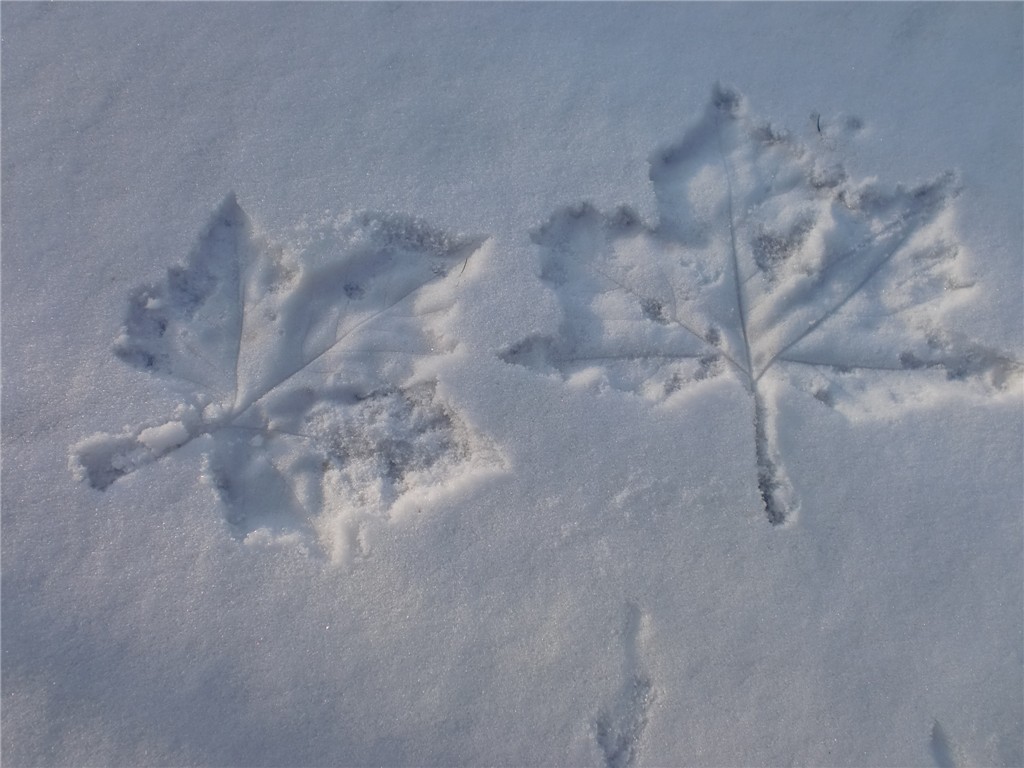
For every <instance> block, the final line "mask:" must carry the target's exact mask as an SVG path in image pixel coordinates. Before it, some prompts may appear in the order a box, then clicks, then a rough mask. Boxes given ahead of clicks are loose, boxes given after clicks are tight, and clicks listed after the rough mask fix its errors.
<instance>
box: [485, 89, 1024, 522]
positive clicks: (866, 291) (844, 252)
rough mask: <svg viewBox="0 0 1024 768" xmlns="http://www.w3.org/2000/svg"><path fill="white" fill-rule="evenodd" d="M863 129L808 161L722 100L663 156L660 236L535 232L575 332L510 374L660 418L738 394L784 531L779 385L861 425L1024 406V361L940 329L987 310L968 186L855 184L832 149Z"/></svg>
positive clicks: (525, 353) (657, 183)
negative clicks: (901, 414) (1005, 398)
mask: <svg viewBox="0 0 1024 768" xmlns="http://www.w3.org/2000/svg"><path fill="white" fill-rule="evenodd" d="M858 128H859V121H857V120H856V119H847V120H845V121H842V122H840V123H838V124H837V125H828V124H826V125H825V126H822V125H821V122H820V121H819V122H818V125H817V130H818V132H819V133H817V134H815V135H817V137H818V139H819V141H818V142H817V145H818V146H815V142H814V141H813V140H812V141H811V143H810V144H804V143H801V142H799V141H797V140H796V139H795V138H794V137H793V136H791V135H789V134H788V133H786V132H783V131H780V130H778V129H777V128H775V127H774V126H772V125H770V124H767V123H764V122H761V121H758V120H756V119H755V118H753V117H752V116H750V115H749V114H748V111H747V108H746V106H745V103H744V100H743V98H742V97H741V96H740V95H739V94H738V93H736V92H735V91H733V90H730V89H727V88H723V87H721V86H718V87H716V88H715V89H714V91H713V94H712V98H711V100H710V103H709V104H708V105H707V108H706V109H705V111H704V114H703V116H702V117H701V118H700V120H699V121H698V122H697V123H696V124H695V125H694V126H693V127H692V128H691V129H690V130H689V131H688V132H687V133H686V134H685V135H684V136H683V138H682V139H681V140H680V141H678V142H677V143H675V144H673V145H671V146H669V147H667V148H665V149H663V150H661V151H659V152H656V153H655V154H654V155H653V156H652V157H651V160H650V166H651V170H650V177H651V182H652V184H653V187H654V192H655V196H656V200H657V212H658V218H657V221H656V222H655V223H654V224H649V223H646V222H644V221H642V220H641V219H640V217H639V216H637V215H636V214H635V213H633V212H632V211H631V210H630V209H629V208H620V209H619V210H617V211H615V212H613V213H603V212H600V211H598V210H596V209H594V208H593V207H592V206H589V205H586V204H582V205H577V206H574V207H570V208H566V209H563V210H560V211H558V212H556V213H555V214H554V216H552V217H551V219H550V220H549V221H547V222H546V223H545V224H544V225H543V226H541V227H540V228H539V229H538V230H537V231H536V232H534V235H533V237H534V241H535V243H536V244H537V246H538V247H539V249H540V253H541V277H542V278H543V279H544V280H545V281H546V282H547V283H548V285H549V286H550V287H551V288H552V289H553V290H554V292H555V294H556V295H557V297H558V299H559V301H560V303H561V306H562V310H563V312H562V315H563V321H562V326H561V329H560V332H559V334H558V335H557V336H556V337H543V338H538V337H533V338H529V339H525V340H524V341H522V342H521V343H519V344H517V345H516V346H514V347H513V348H511V349H509V350H507V351H506V352H505V353H504V354H503V358H504V359H505V360H506V361H507V362H510V363H518V364H522V365H527V366H530V367H533V368H536V369H538V370H541V371H547V372H549V373H555V374H559V375H561V376H563V377H564V378H565V379H566V380H568V381H569V382H576V381H579V382H589V383H593V382H594V381H595V380H596V381H598V382H599V383H601V384H602V385H604V386H608V387H611V388H615V389H619V390H623V391H627V392H632V393H636V394H638V395H641V396H643V397H645V398H647V399H649V400H652V401H654V402H660V401H664V400H666V399H667V398H670V397H673V396H675V393H677V392H679V391H681V390H683V389H684V388H686V387H689V386H696V385H700V382H708V381H711V380H713V379H716V378H717V377H721V376H725V375H730V376H733V377H736V378H738V379H739V380H740V381H742V383H743V385H744V386H745V388H746V389H747V391H748V392H749V393H750V395H751V400H752V408H751V414H752V421H753V437H754V447H755V461H756V466H757V483H758V489H759V492H760V495H761V497H762V499H763V502H764V508H765V513H766V515H767V517H768V519H769V521H770V522H771V523H773V524H781V523H784V522H786V521H788V520H793V519H794V518H795V513H796V512H797V510H798V508H799V502H798V499H797V494H796V493H795V491H794V489H793V487H792V485H791V483H790V481H789V479H788V475H787V472H786V471H785V466H784V464H783V461H782V457H781V456H780V454H779V448H778V440H777V435H778V428H779V423H778V411H777V408H776V405H775V399H774V396H775V394H776V392H777V391H778V385H779V384H780V383H782V382H788V383H789V384H791V385H795V386H796V387H797V388H799V389H802V390H803V391H806V392H807V393H808V394H810V395H812V396H813V397H815V398H817V400H818V401H820V402H821V403H822V404H823V405H825V406H828V407H832V408H835V409H837V410H838V411H840V412H841V413H843V414H845V415H846V416H848V417H864V416H872V415H888V414H889V413H891V412H892V410H893V409H894V408H897V407H904V406H906V405H907V404H910V403H914V402H921V403H928V402H934V400H935V398H936V397H941V396H945V395H947V394H950V392H949V391H948V390H950V388H953V389H954V391H955V393H956V394H959V395H962V394H964V393H967V392H969V393H974V394H975V395H978V396H981V397H992V396H996V395H999V394H1000V393H1003V392H1008V391H1010V392H1012V391H1014V388H1015V387H1019V384H1020V380H1021V371H1022V368H1021V365H1020V363H1019V362H1017V361H1016V360H1014V359H1012V358H1010V357H1009V356H1007V355H1005V354H1001V353H999V352H996V351H994V350H992V349H989V348H987V347H986V346H985V345H984V344H982V343H979V342H975V341H972V340H969V339H964V338H960V337H959V336H958V335H957V334H956V333H954V332H952V331H951V330H949V329H948V328H947V325H948V323H945V322H944V319H945V317H946V316H947V313H948V311H949V310H950V309H951V308H953V307H955V306H957V305H962V304H964V303H966V302H969V301H971V300H972V299H973V298H975V297H976V295H977V294H976V292H977V288H975V287H974V286H973V285H972V284H971V281H970V280H969V279H968V278H967V277H966V274H965V271H964V266H963V261H964V259H963V256H964V248H963V246H962V244H961V243H960V242H959V241H958V239H957V236H956V229H955V226H954V219H953V214H954V206H953V204H954V200H955V198H956V196H957V194H958V192H959V190H958V186H957V181H956V178H955V177H954V175H953V174H950V173H945V174H942V175H939V176H937V177H936V178H934V179H932V180H930V181H926V182H924V183H921V184H918V185H915V186H910V187H907V186H902V185H896V186H886V185H883V184H881V183H878V182H876V181H872V180H867V181H856V180H853V179H851V178H849V177H848V175H847V173H846V171H845V170H844V169H843V167H842V166H841V165H839V164H837V163H835V162H833V161H830V159H829V158H830V154H829V151H827V149H826V148H828V147H829V146H832V145H834V139H835V135H836V134H837V133H842V132H854V131H856V130H857V129H858ZM1011 385H1012V386H1011Z"/></svg>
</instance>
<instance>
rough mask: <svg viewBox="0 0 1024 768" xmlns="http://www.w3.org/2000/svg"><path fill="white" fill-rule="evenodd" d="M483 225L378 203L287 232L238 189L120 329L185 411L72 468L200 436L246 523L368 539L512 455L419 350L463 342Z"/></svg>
mask: <svg viewBox="0 0 1024 768" xmlns="http://www.w3.org/2000/svg"><path fill="white" fill-rule="evenodd" d="M482 243H483V240H482V239H481V238H473V237H463V236H453V235H449V234H446V233H444V232H441V231H439V230H436V229H434V228H432V227H430V226H428V225H427V224H425V223H424V222H422V221H419V220H416V219H411V218H406V217H400V216H393V215H378V214H367V213H364V214H355V215H346V216H341V217H337V218H330V217H328V218H324V219H323V220H320V221H317V222H314V223H309V222H305V223H304V224H303V225H302V226H300V227H299V228H298V230H297V232H296V233H295V235H294V236H293V237H292V238H291V239H290V240H289V241H288V243H287V244H281V243H274V242H272V241H270V240H269V239H267V238H265V237H263V236H262V235H260V234H259V233H258V232H257V230H256V228H255V227H254V225H253V224H252V222H251V221H250V220H249V218H248V217H247V216H246V214H245V213H244V212H243V211H242V209H241V208H240V206H239V205H238V202H237V200H236V199H235V197H234V196H233V195H231V196H229V197H228V198H227V199H226V200H225V201H224V202H223V203H222V204H221V206H220V207H219V208H218V209H217V211H216V212H215V213H214V215H213V217H212V218H211V220H210V222H209V224H208V225H207V226H206V228H205V229H204V230H203V232H202V233H201V235H200V237H199V240H198V243H197V245H196V247H195V249H194V250H193V252H192V253H191V255H190V256H189V258H188V260H187V262H186V263H185V264H184V265H181V266H176V267H172V268H171V269H169V270H168V272H167V278H166V280H164V281H163V282H161V283H159V284H157V285H151V286H145V287H142V288H140V289H138V290H137V291H136V292H135V293H134V294H133V295H132V296H131V297H130V299H129V307H128V313H127V317H126V320H125V325H124V327H123V329H122V332H121V334H120V336H119V337H118V339H117V340H116V342H115V345H114V351H115V354H116V355H117V356H118V357H119V358H120V359H122V360H123V361H125V362H127V363H128V364H130V365H132V366H135V367H137V368H140V369H142V370H144V371H147V372H150V373H154V374H157V375H160V376H162V377H164V378H165V379H166V380H167V381H169V382H171V383H174V384H175V385H176V386H177V387H178V388H179V389H180V391H181V393H182V394H183V396H184V402H183V403H182V404H181V405H180V406H179V407H178V408H177V409H176V411H175V413H174V414H173V415H172V417H171V418H170V419H167V420H164V421H161V422H158V423H154V424H147V425H142V426H138V427H132V428H126V429H125V430H124V431H123V432H121V433H120V434H98V435H94V436H92V437H90V438H88V439H86V440H83V441H82V442H80V443H79V444H78V445H76V446H74V447H73V449H72V452H71V458H70V461H71V466H72V469H73V470H74V471H75V472H76V474H78V475H79V476H80V477H82V478H83V479H86V480H88V482H89V483H90V484H91V485H92V486H93V487H94V488H97V489H99V490H104V489H106V488H108V487H109V486H110V485H111V484H113V483H114V482H116V481H117V480H119V479H120V478H122V477H124V476H126V475H129V474H131V473H132V472H135V471H136V470H138V469H140V468H141V467H143V466H145V465H147V464H151V463H154V462H156V461H158V460H160V459H161V458H162V457H164V456H166V455H168V454H169V453H171V452H172V451H174V450H176V449H178V448H181V447H182V446H184V445H186V444H189V443H191V442H193V441H198V442H199V443H200V444H201V447H202V452H203V459H202V476H203V478H204V479H205V480H206V481H207V482H208V483H209V484H210V485H211V486H212V487H213V488H214V489H215V490H216V492H217V494H218V496H219V497H220V499H221V501H222V502H223V505H224V510H225V519H226V520H227V522H228V524H229V525H230V528H231V530H232V531H233V532H234V533H235V535H236V536H237V537H238V538H240V539H244V540H247V541H251V542H257V541H278V540H282V539H283V540H297V541H299V542H301V543H303V544H306V543H307V542H313V543H315V544H316V545H318V546H319V547H320V548H322V549H324V550H326V551H327V552H328V553H329V554H330V556H331V557H332V558H333V559H334V560H343V559H345V558H347V557H350V556H352V555H358V554H359V553H361V552H362V553H365V551H366V549H367V547H368V538H369V537H370V536H371V535H372V529H373V526H374V525H376V524H379V522H380V521H382V520H386V519H388V518H389V516H391V515H392V514H393V513H394V512H395V510H396V508H397V505H399V504H400V503H402V502H405V503H406V504H407V506H416V505H417V504H418V503H422V500H423V498H424V497H425V495H430V494H432V493H436V492H437V491H439V490H440V489H442V488H443V487H444V486H445V485H446V484H449V483H451V482H452V481H453V480H454V479H455V478H456V477H458V476H460V475H462V474H464V473H467V472H472V471H474V470H486V469H488V468H491V467H495V466H497V465H498V464H500V458H499V456H498V452H497V450H496V449H495V448H494V446H493V445H492V444H491V443H490V441H488V440H487V439H486V438H484V437H483V436H481V435H479V434H477V433H476V432H474V431H473V430H472V429H471V428H470V427H469V426H468V425H467V424H466V423H465V421H464V420H463V419H462V418H461V417H460V416H459V415H458V413H456V412H455V410H453V409H452V408H451V407H450V406H448V405H447V404H446V403H445V402H444V401H443V399H442V398H441V397H440V396H439V394H438V385H437V382H436V380H434V379H432V378H430V376H429V375H425V374H419V373H417V370H419V369H422V368H423V366H419V368H418V367H417V365H416V363H417V361H423V360H424V358H430V357H431V356H433V355H437V354H443V353H444V352H445V351H446V344H447V342H446V340H445V339H444V338H443V337H442V336H441V335H439V334H438V333H436V332H435V331H434V330H433V327H434V326H433V325H432V324H431V322H430V318H432V317H434V318H436V317H437V316H438V315H440V314H443V313H444V312H445V311H447V310H448V309H450V307H451V306H452V304H453V302H454V297H455V284H456V283H457V280H458V276H459V274H461V272H462V270H463V269H464V268H465V266H466V263H467V261H468V259H469V258H470V257H471V256H472V254H473V253H474V252H475V251H476V250H477V249H478V248H479V247H480V246H481V245H482Z"/></svg>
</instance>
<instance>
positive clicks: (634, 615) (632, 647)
mask: <svg viewBox="0 0 1024 768" xmlns="http://www.w3.org/2000/svg"><path fill="white" fill-rule="evenodd" d="M644 621H645V617H644V616H643V614H642V613H641V612H640V609H639V607H638V606H636V605H634V604H632V603H631V604H629V605H628V606H627V607H626V621H625V626H624V628H623V638H624V642H625V658H624V662H623V675H624V678H625V679H624V682H623V684H622V687H621V688H620V689H619V691H618V694H617V695H616V698H615V700H614V702H613V703H612V705H611V707H606V708H604V709H603V710H602V711H601V712H600V714H599V715H598V717H597V719H596V720H595V721H594V738H595V739H596V740H597V745H598V746H599V747H600V748H601V753H602V755H603V756H604V762H605V766H606V768H628V766H630V765H632V764H633V762H634V761H635V760H636V757H637V753H638V752H639V750H640V740H641V738H642V736H643V733H644V729H645V728H646V727H647V714H648V712H649V710H650V708H651V704H653V703H654V698H655V694H654V686H653V684H652V683H651V679H650V678H649V677H648V676H647V675H646V674H645V673H644V672H643V670H642V669H641V667H640V661H639V658H638V648H637V645H638V642H639V639H640V634H641V631H642V625H643V623H644Z"/></svg>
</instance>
